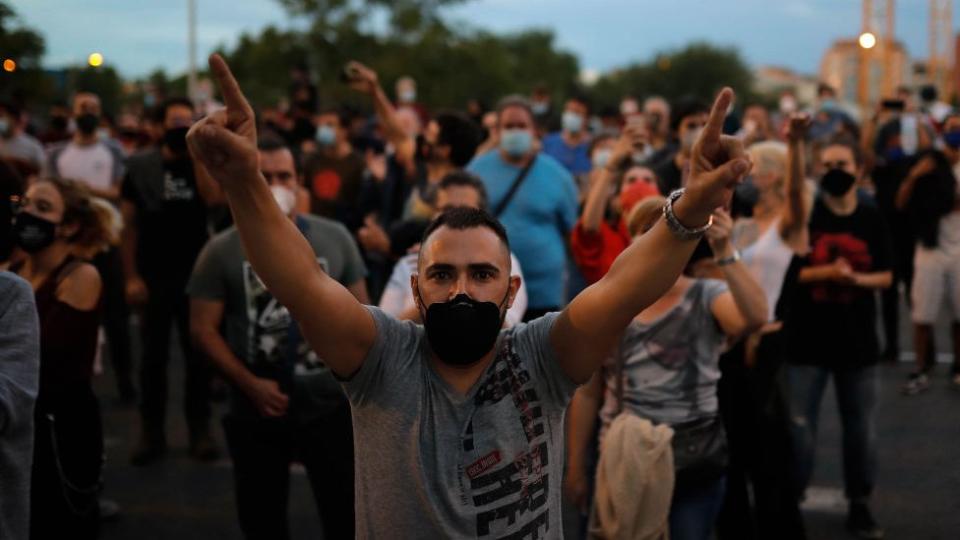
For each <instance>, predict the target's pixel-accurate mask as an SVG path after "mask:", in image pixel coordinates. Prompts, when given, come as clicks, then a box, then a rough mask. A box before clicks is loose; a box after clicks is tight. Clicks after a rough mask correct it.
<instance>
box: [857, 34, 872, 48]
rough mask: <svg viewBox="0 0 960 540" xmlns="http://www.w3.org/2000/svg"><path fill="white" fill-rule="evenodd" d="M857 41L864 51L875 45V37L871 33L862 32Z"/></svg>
mask: <svg viewBox="0 0 960 540" xmlns="http://www.w3.org/2000/svg"><path fill="white" fill-rule="evenodd" d="M858 41H859V42H860V46H861V47H863V48H864V49H872V48H873V47H874V46H875V45H876V44H877V36H875V35H873V33H872V32H864V33H862V34H860V39H859V40H858Z"/></svg>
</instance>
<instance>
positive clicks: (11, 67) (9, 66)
mask: <svg viewBox="0 0 960 540" xmlns="http://www.w3.org/2000/svg"><path fill="white" fill-rule="evenodd" d="M3 70H4V71H6V72H7V73H13V72H14V71H16V70H17V63H16V62H14V61H13V60H11V59H10V58H7V59H6V60H4V61H3Z"/></svg>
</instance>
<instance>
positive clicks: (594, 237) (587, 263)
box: [570, 219, 630, 285]
mask: <svg viewBox="0 0 960 540" xmlns="http://www.w3.org/2000/svg"><path fill="white" fill-rule="evenodd" d="M629 245H630V233H628V232H627V226H626V225H625V224H624V222H623V220H622V219H620V220H619V221H618V222H617V228H616V229H614V228H613V227H611V226H610V224H609V223H607V222H606V220H602V221H601V222H600V230H598V231H596V232H587V231H584V230H583V221H582V220H581V221H577V224H576V226H575V227H574V228H573V232H572V233H571V234H570V246H571V250H572V251H573V260H574V261H576V263H577V267H578V268H580V272H582V273H583V277H584V279H586V280H587V284H588V285H589V284H591V283H595V282H597V281H599V280H600V278H602V277H603V276H604V275H606V273H607V271H608V270H610V267H611V266H612V265H613V261H614V260H615V259H616V258H617V256H618V255H620V253H622V252H623V250H625V249H627V246H629Z"/></svg>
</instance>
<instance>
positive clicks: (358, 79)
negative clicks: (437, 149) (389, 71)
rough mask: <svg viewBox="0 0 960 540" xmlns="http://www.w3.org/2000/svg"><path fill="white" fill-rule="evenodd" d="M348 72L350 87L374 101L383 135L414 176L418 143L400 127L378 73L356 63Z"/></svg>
mask: <svg viewBox="0 0 960 540" xmlns="http://www.w3.org/2000/svg"><path fill="white" fill-rule="evenodd" d="M347 72H348V73H349V75H350V80H349V83H350V87H351V88H353V89H354V90H357V91H359V92H362V93H364V94H367V95H368V96H370V97H371V99H373V108H374V110H376V111H377V118H379V119H380V125H381V126H383V134H384V136H385V137H386V138H387V142H389V143H390V144H392V145H393V148H394V155H395V156H396V158H397V161H398V162H399V163H400V164H401V165H402V166H403V167H404V169H406V171H407V172H408V174H412V173H413V170H414V166H415V163H414V158H415V153H416V150H417V142H416V140H414V138H413V137H411V136H410V135H408V134H407V133H406V132H405V131H404V130H403V128H402V127H401V126H400V122H399V120H397V111H396V109H394V107H393V104H392V103H390V98H388V97H387V93H386V92H384V91H383V87H382V86H380V81H379V79H378V78H377V72H375V71H373V70H372V69H370V68H368V67H367V66H365V65H363V64H361V63H360V62H356V61H354V62H350V63H348V64H347Z"/></svg>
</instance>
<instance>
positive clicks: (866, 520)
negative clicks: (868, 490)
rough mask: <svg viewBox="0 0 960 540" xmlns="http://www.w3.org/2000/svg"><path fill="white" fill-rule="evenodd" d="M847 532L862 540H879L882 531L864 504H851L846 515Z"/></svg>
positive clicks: (881, 536)
mask: <svg viewBox="0 0 960 540" xmlns="http://www.w3.org/2000/svg"><path fill="white" fill-rule="evenodd" d="M847 530H848V531H850V532H851V533H853V534H854V535H856V536H857V538H863V539H864V540H880V539H881V538H883V534H884V531H883V529H882V528H880V525H878V524H877V522H876V521H874V519H873V516H872V515H871V514H870V508H869V507H868V506H867V505H866V504H864V503H851V504H850V511H849V512H848V513H847Z"/></svg>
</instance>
